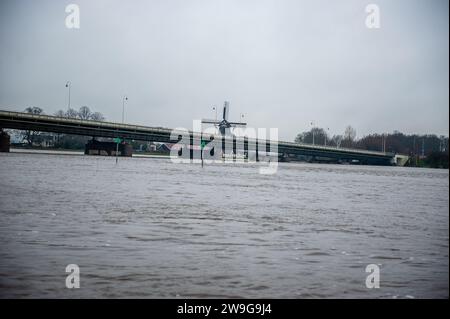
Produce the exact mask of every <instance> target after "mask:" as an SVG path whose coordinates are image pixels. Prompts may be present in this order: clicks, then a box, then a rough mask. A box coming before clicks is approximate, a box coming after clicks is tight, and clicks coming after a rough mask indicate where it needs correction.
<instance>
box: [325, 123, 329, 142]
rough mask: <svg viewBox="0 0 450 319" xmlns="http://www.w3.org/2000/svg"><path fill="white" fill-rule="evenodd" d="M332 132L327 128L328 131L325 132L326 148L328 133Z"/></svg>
mask: <svg viewBox="0 0 450 319" xmlns="http://www.w3.org/2000/svg"><path fill="white" fill-rule="evenodd" d="M329 131H330V128H329V127H327V131H326V132H325V146H327V137H328V133H327V132H329Z"/></svg>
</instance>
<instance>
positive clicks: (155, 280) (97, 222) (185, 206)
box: [0, 153, 449, 298]
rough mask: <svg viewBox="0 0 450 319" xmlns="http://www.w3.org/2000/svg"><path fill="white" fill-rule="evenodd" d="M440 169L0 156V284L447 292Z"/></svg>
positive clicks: (367, 294) (237, 292) (369, 294)
mask: <svg viewBox="0 0 450 319" xmlns="http://www.w3.org/2000/svg"><path fill="white" fill-rule="evenodd" d="M448 178H449V175H448V170H430V169H412V168H396V167H368V166H342V165H341V166H339V165H312V164H290V163H287V164H284V163H280V166H279V169H278V173H277V174H275V175H260V174H258V169H256V167H255V166H252V165H245V164H236V165H219V164H215V165H212V166H205V167H204V168H203V169H202V168H201V166H200V165H189V164H174V163H171V162H170V161H169V160H167V159H144V158H125V159H120V160H119V164H118V165H117V166H116V165H115V159H114V158H107V157H86V156H74V155H45V154H18V153H16V154H14V153H10V154H0V218H1V219H0V220H1V222H0V240H1V243H2V246H1V249H0V296H1V297H150V298H156V297H162V298H166V297H167V298H171V297H180V298H189V297H248V298H259V297H271V298H274V297H286V298H316V297H327V298H335V297H344V298H347V297H356V298H397V297H398V298H405V297H416V298H421V297H448V295H449V293H448V291H449V290H448V280H449V277H448V266H449V263H448V251H449V250H448V243H449V228H448V222H449V216H448V210H449V197H448V186H449V179H448ZM68 264H77V265H79V267H80V271H81V288H80V289H67V288H66V287H65V278H66V275H67V274H66V273H65V267H66V265H68ZM368 264H378V265H379V266H380V269H381V278H380V286H381V287H380V288H379V289H367V288H366V286H365V279H366V276H367V275H368V274H367V273H365V267H366V265H368Z"/></svg>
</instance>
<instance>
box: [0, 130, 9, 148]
mask: <svg viewBox="0 0 450 319" xmlns="http://www.w3.org/2000/svg"><path fill="white" fill-rule="evenodd" d="M10 141H11V138H10V136H9V134H8V133H6V132H5V131H3V129H0V152H5V153H8V152H9V146H10Z"/></svg>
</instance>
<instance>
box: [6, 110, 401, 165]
mask: <svg viewBox="0 0 450 319" xmlns="http://www.w3.org/2000/svg"><path fill="white" fill-rule="evenodd" d="M0 116H4V117H11V118H12V119H15V118H16V119H17V118H19V119H20V118H22V119H39V120H43V121H49V122H56V123H58V124H61V123H67V124H75V125H85V126H91V127H92V126H94V127H102V128H109V129H114V130H117V131H120V130H127V131H133V132H139V131H141V132H151V133H161V134H168V135H170V134H171V133H173V134H182V133H184V132H183V131H177V130H172V129H168V128H163V127H149V126H143V125H134V124H125V123H116V122H106V121H93V120H83V119H74V118H67V117H60V116H52V115H42V114H31V113H23V112H14V111H2V110H0ZM189 133H190V134H192V135H193V137H194V138H195V139H201V138H202V135H201V133H199V132H192V131H189ZM216 137H217V138H222V136H221V135H217V136H216ZM237 138H239V137H237ZM278 145H283V146H287V147H289V146H291V147H303V148H310V149H322V150H324V151H327V150H328V151H333V152H336V151H343V152H352V153H358V154H367V155H377V156H391V157H393V156H394V155H395V154H394V153H386V152H377V151H369V150H360V149H353V148H343V147H331V146H324V145H311V144H303V143H292V142H282V141H279V142H278Z"/></svg>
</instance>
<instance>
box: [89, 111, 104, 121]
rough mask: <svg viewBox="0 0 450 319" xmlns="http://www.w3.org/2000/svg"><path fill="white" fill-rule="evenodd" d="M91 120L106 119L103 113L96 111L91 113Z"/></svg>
mask: <svg viewBox="0 0 450 319" xmlns="http://www.w3.org/2000/svg"><path fill="white" fill-rule="evenodd" d="M91 120H94V121H104V120H105V117H104V116H103V114H102V113H100V112H94V113H92V114H91Z"/></svg>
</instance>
